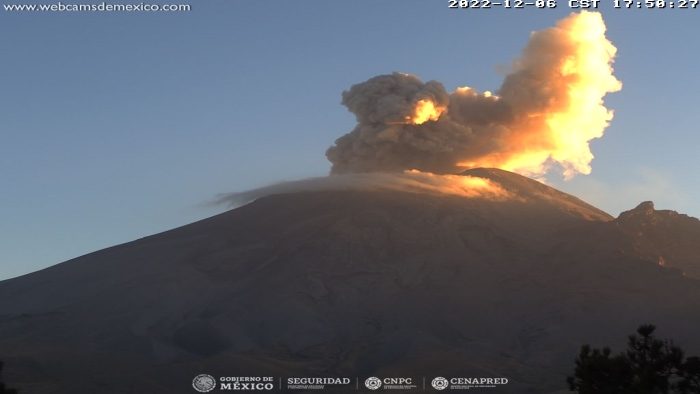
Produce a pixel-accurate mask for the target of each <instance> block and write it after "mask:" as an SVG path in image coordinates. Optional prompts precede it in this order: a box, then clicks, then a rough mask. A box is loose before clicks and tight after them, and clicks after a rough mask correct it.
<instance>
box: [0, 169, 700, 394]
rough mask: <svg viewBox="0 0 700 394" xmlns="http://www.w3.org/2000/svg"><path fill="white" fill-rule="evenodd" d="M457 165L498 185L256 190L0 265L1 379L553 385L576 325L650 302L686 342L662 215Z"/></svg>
mask: <svg viewBox="0 0 700 394" xmlns="http://www.w3.org/2000/svg"><path fill="white" fill-rule="evenodd" d="M465 175H471V176H479V177H485V178H488V179H491V180H492V181H494V182H497V183H499V184H500V185H501V186H502V187H503V188H504V189H506V190H508V191H510V192H511V193H513V194H514V195H515V196H516V198H513V199H510V200H506V201H490V200H487V199H482V198H463V197H459V196H452V195H444V196H438V195H428V194H418V193H402V192H393V191H392V192H388V191H383V192H382V191H371V192H368V191H343V192H337V191H323V192H299V193H290V194H281V195H271V196H268V197H264V198H260V199H258V200H256V201H255V202H253V203H250V204H248V205H245V206H243V207H240V208H237V209H233V210H231V211H228V212H225V213H223V214H220V215H218V216H214V217H212V218H209V219H206V220H202V221H199V222H196V223H193V224H190V225H187V226H184V227H180V228H177V229H174V230H171V231H167V232H164V233H161V234H157V235H154V236H150V237H147V238H143V239H140V240H137V241H134V242H130V243H127V244H123V245H119V246H116V247H112V248H108V249H105V250H102V251H99V252H95V253H92V254H89V255H86V256H82V257H79V258H76V259H73V260H70V261H67V262H65V263H62V264H59V265H56V266H53V267H51V268H48V269H45V270H42V271H39V272H36V273H33V274H30V275H26V276H23V277H19V278H15V279H11V280H7V281H3V282H0V357H2V358H3V359H4V360H5V362H6V368H7V370H6V376H5V380H7V381H8V382H9V383H10V384H12V385H14V386H19V387H21V388H22V389H24V392H25V393H27V394H31V393H56V394H62V393H71V394H73V393H144V392H147V393H192V392H194V391H193V389H192V387H191V380H192V378H193V377H194V376H195V375H197V374H200V373H208V374H211V375H214V376H275V377H309V376H334V377H337V376H340V377H353V378H354V377H356V376H359V377H360V378H363V377H364V378H366V377H369V376H380V377H396V376H427V377H430V376H447V377H506V378H508V379H509V383H508V385H506V386H504V387H502V388H498V389H492V390H494V392H514V393H516V392H517V393H528V392H529V393H554V392H558V391H559V390H562V389H564V388H565V384H564V379H565V375H566V373H571V371H572V370H573V358H574V357H575V356H576V355H577V354H578V349H579V346H580V345H581V344H583V343H591V344H593V345H595V346H601V345H606V344H609V345H613V346H614V350H622V349H621V348H620V346H623V345H624V339H625V335H626V334H628V333H630V332H631V331H633V330H634V329H635V328H636V327H637V325H639V324H641V323H649V322H651V323H655V324H657V325H658V326H659V334H660V335H663V336H668V337H672V338H674V339H675V340H676V342H677V343H678V344H679V345H681V346H682V347H683V348H684V349H686V350H687V351H688V353H690V354H700V339H699V338H698V337H697V335H696V334H697V330H698V328H699V327H700V313H698V312H700V282H699V281H697V280H695V279H692V278H688V277H686V276H683V275H682V274H681V272H680V271H679V270H677V269H668V268H666V267H663V266H660V265H659V264H658V261H649V260H653V258H649V257H648V254H649V253H657V254H659V255H663V256H664V259H666V258H667V256H668V259H675V255H674V257H672V254H671V253H670V252H669V251H671V250H675V249H673V245H675V244H672V243H671V242H676V241H672V240H676V239H678V238H677V237H676V235H675V233H667V232H665V231H664V229H665V227H663V226H659V227H658V228H656V229H657V230H658V231H646V230H643V231H642V230H639V231H637V230H635V227H634V226H637V225H638V224H636V222H635V221H634V220H629V217H630V215H631V217H636V216H635V214H634V212H635V211H633V213H632V214H630V215H625V214H623V215H621V217H620V218H618V219H613V218H612V217H610V216H609V215H607V214H605V213H604V212H602V211H600V210H598V209H596V208H594V207H592V206H590V205H588V204H586V203H584V202H583V201H581V200H579V199H577V198H575V197H573V196H570V195H567V194H565V193H561V192H559V191H557V190H554V189H552V188H550V187H548V186H545V185H543V184H541V183H539V182H536V181H533V180H530V179H527V178H524V177H521V176H519V175H515V174H512V173H508V172H505V171H500V170H493V169H476V170H471V171H467V172H466V173H465ZM647 208H648V207H647ZM647 208H645V209H647ZM647 211H648V210H647ZM647 211H645V212H647ZM651 214H652V215H655V213H654V212H652V213H651ZM661 215H666V214H664V213H661ZM642 222H643V223H646V222H645V221H644V220H642ZM689 226H690V227H692V224H691V225H689ZM648 227H649V226H648V225H646V227H645V228H648ZM679 231H680V230H679ZM639 232H642V234H645V236H646V237H647V238H645V239H644V240H643V241H640V239H639V238H635V236H633V235H634V234H638V233H639ZM631 234H632V235H631ZM682 235H683V236H686V234H685V233H683V234H682ZM688 236H690V235H688ZM692 241H693V240H691V239H685V238H682V241H677V242H681V243H680V244H679V245H681V244H682V245H686V244H693V242H692ZM640 243H641V244H644V245H645V248H646V249H644V251H643V252H644V253H646V254H645V255H644V256H642V255H641V254H640V252H639V250H640V249H639V248H638V247H637V249H635V247H636V246H635V245H639V244H640ZM694 243H695V244H698V243H700V238H694ZM657 246H658V247H659V248H660V249H659V250H655V249H654V248H655V247H657ZM664 248H665V249H664ZM632 252H634V253H632ZM678 253H679V254H678V255H679V256H681V255H682V256H686V254H683V253H680V252H678ZM688 256H690V254H688ZM679 259H680V260H678V261H681V260H682V259H681V258H680V257H679ZM682 261H683V262H684V263H683V264H686V265H687V266H688V267H687V268H688V271H690V268H692V267H691V266H692V265H693V264H695V267H696V269H697V264H698V263H697V261H695V262H693V261H692V259H687V260H682ZM679 264H680V263H679ZM615 345H618V346H617V347H615Z"/></svg>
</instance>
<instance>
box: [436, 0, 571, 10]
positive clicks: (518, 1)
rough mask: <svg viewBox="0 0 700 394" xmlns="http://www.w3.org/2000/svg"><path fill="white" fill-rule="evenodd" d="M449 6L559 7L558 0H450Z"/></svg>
mask: <svg viewBox="0 0 700 394" xmlns="http://www.w3.org/2000/svg"><path fill="white" fill-rule="evenodd" d="M448 2H449V5H448V8H493V7H503V8H525V7H537V8H557V0H535V1H526V0H502V1H491V0H448Z"/></svg>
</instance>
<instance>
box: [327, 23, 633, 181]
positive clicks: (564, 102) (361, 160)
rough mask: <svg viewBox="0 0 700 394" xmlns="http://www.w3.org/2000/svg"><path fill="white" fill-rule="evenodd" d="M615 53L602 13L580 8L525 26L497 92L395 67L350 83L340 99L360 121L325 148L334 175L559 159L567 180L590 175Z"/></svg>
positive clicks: (542, 168) (538, 170)
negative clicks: (525, 37)
mask: <svg viewBox="0 0 700 394" xmlns="http://www.w3.org/2000/svg"><path fill="white" fill-rule="evenodd" d="M615 52H616V48H615V47H614V46H613V45H612V43H611V42H610V41H608V40H607V39H606V37H605V24H604V22H603V18H602V17H601V15H600V14H599V13H596V12H586V11H584V12H581V13H580V14H571V15H570V16H568V17H566V18H564V19H562V20H560V21H558V22H557V24H556V26H554V27H551V28H548V29H545V30H542V31H538V32H534V33H532V35H531V37H530V40H529V42H528V44H527V46H526V47H525V49H524V50H523V52H522V54H521V57H520V58H519V59H517V60H515V61H514V62H513V64H512V65H511V68H510V72H509V73H508V74H507V75H506V77H505V80H504V81H503V84H502V85H501V88H500V89H499V90H498V91H497V92H496V94H495V95H492V94H491V93H489V92H484V93H479V92H477V91H476V90H474V89H471V88H469V87H462V88H458V89H457V90H455V91H454V92H452V93H447V91H446V90H445V88H444V86H443V85H442V84H441V83H439V82H437V81H429V82H425V83H424V82H422V81H421V80H420V79H419V78H418V77H416V76H413V75H408V74H402V73H393V74H391V75H380V76H377V77H374V78H371V79H369V80H367V81H366V82H363V83H360V84H357V85H354V86H352V87H351V88H350V90H348V91H345V92H343V100H342V104H343V105H345V106H346V107H347V108H348V110H350V111H351V112H353V113H354V114H355V116H356V118H357V122H358V124H357V126H356V127H355V129H354V130H353V131H351V132H350V133H348V134H345V135H344V136H342V137H340V138H339V139H338V140H336V142H335V145H334V146H332V147H330V148H329V149H328V150H327V152H326V156H327V157H328V160H330V162H331V163H332V164H333V165H332V168H331V173H333V174H344V173H364V172H402V171H404V170H414V169H415V170H419V171H425V172H432V173H436V174H455V173H459V172H461V171H463V170H465V169H468V168H473V167H496V168H501V169H504V170H508V171H514V172H518V173H521V174H523V175H528V176H537V175H542V174H545V173H546V172H547V171H548V170H549V169H550V168H551V167H552V166H553V165H554V164H555V163H556V164H558V165H559V166H560V168H561V170H562V171H563V174H564V176H565V177H566V178H571V177H572V176H574V175H575V174H577V173H582V174H589V173H590V172H591V167H590V163H591V161H592V160H593V154H592V153H591V151H590V147H589V141H591V140H592V139H594V138H600V137H602V135H603V131H604V130H605V128H606V127H607V126H608V124H609V122H610V120H611V119H612V117H613V114H612V111H609V110H608V109H607V108H605V107H604V105H603V96H605V94H607V93H610V92H615V91H618V90H620V88H621V86H622V85H621V83H620V82H619V81H618V80H617V79H616V78H615V77H614V76H613V75H612V71H613V70H612V66H611V64H612V61H613V58H614V56H615Z"/></svg>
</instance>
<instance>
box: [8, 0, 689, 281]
mask: <svg viewBox="0 0 700 394" xmlns="http://www.w3.org/2000/svg"><path fill="white" fill-rule="evenodd" d="M2 1H3V5H7V4H10V2H13V1H15V0H2ZM31 1H32V0H22V2H19V3H12V4H31ZM188 1H190V0H182V1H180V0H177V1H174V0H173V1H170V3H173V2H175V3H178V4H181V3H182V4H190V5H191V10H190V11H189V12H16V11H15V12H10V11H7V10H5V9H0V35H1V36H2V37H3V40H0V53H1V54H2V60H3V61H2V62H0V184H1V185H2V193H1V194H0V280H2V279H8V278H12V277H15V276H19V275H23V274H27V273H30V272H33V271H36V270H39V269H42V268H45V267H48V266H51V265H54V264H57V263H60V262H62V261H66V260H69V259H71V258H75V257H78V256H81V255H84V254H87V253H90V252H93V251H97V250H100V249H103V248H106V247H109V246H113V245H117V244H121V243H124V242H129V241H132V240H135V239H138V238H141V237H144V236H148V235H151V234H155V233H158V232H161V231H165V230H168V229H171V228H174V227H177V226H181V225H185V224H187V223H191V222H193V221H197V220H201V219H204V218H206V217H209V216H212V215H214V214H217V213H220V212H222V211H224V210H225V209H226V208H225V207H215V206H211V205H209V204H207V203H208V202H210V201H212V200H214V199H215V198H216V197H217V196H218V195H220V194H221V193H227V192H236V191H243V190H248V189H251V188H255V187H260V186H265V185H268V184H271V183H274V182H277V181H282V180H296V179H301V178H305V177H310V176H322V175H325V174H327V173H328V171H329V169H330V163H329V162H328V160H327V159H326V157H325V155H324V152H325V150H326V149H327V148H328V147H329V146H330V145H332V144H333V142H334V141H335V139H336V138H338V137H340V136H341V135H343V134H345V133H347V132H349V131H350V130H352V128H353V127H354V126H355V124H356V121H355V117H354V115H353V114H351V113H350V112H348V110H347V108H345V107H344V106H342V105H340V101H341V93H342V92H343V91H344V90H347V89H349V88H350V86H352V85H353V84H356V83H359V82H363V81H365V80H367V79H369V78H371V77H373V76H376V75H381V74H389V73H391V72H394V71H399V72H404V73H410V74H414V75H417V76H419V77H421V78H422V79H423V80H424V81H428V80H432V79H435V80H438V81H440V82H442V83H443V84H444V85H445V87H446V88H447V90H448V91H452V90H454V89H455V88H457V87H459V86H464V85H467V86H471V87H474V88H476V89H478V90H480V91H484V90H491V91H493V90H496V89H498V87H499V86H500V85H501V82H502V78H503V72H502V70H503V69H504V67H505V66H507V65H508V64H510V62H511V61H512V60H513V59H515V58H516V57H518V56H519V55H520V51H521V50H522V48H523V47H524V45H525V44H526V42H527V40H528V38H529V36H530V33H531V32H532V31H536V30H541V29H544V28H547V27H550V26H552V25H554V23H555V22H556V20H558V19H561V18H563V17H565V16H567V15H568V14H570V13H571V12H575V11H577V10H575V9H572V8H570V7H569V6H568V4H567V2H566V1H562V0H558V5H557V7H556V9H537V8H535V7H529V8H527V9H505V8H499V7H496V8H491V9H449V8H448V1H447V0H445V1H439V2H438V1H434V0H384V1H376V0H372V1H370V0H357V1H348V2H340V1H321V0H305V1H281V0H271V1H267V2H261V1H253V0H250V1H247V0H191V1H190V2H189V3H188ZM69 3H70V4H72V3H71V2H69V1H64V4H69ZM82 3H84V4H99V3H98V2H95V3H90V2H88V1H87V0H82ZM154 3H155V4H163V3H162V2H154ZM608 3H609V4H608ZM35 4H57V3H52V2H42V3H35ZM596 11H599V12H601V13H602V15H603V18H604V20H605V23H606V25H607V28H608V31H607V37H608V38H609V39H610V40H611V41H612V42H613V44H614V45H615V46H616V47H617V48H618V52H617V57H616V60H615V63H614V69H615V73H614V74H615V76H616V77H617V78H618V79H619V80H620V81H621V82H622V84H623V87H622V90H621V91H619V92H617V93H612V94H609V95H608V96H606V98H605V102H606V106H607V107H608V108H610V109H612V110H614V111H615V118H614V119H613V121H612V123H611V125H610V126H609V127H608V129H607V130H606V132H605V135H604V136H603V137H602V138H600V139H597V140H594V141H592V143H591V150H592V152H593V154H594V155H595V159H594V161H593V162H592V168H593V171H592V173H591V174H590V175H578V176H576V177H575V178H574V179H572V180H564V179H563V177H562V176H561V174H556V173H552V174H550V175H549V176H548V177H547V181H548V183H549V184H550V185H551V186H554V187H556V188H558V189H560V190H562V191H565V192H568V193H571V194H574V195H576V196H578V197H580V198H582V199H583V200H585V201H587V202H589V203H591V204H593V205H595V206H597V207H599V208H601V209H603V210H605V211H606V212H608V213H610V214H612V215H613V216H617V215H618V214H619V213H620V212H621V211H624V210H628V209H631V208H634V207H635V206H636V205H637V204H638V203H640V202H642V201H646V200H652V201H654V202H655V205H656V207H657V209H672V210H676V211H678V212H680V213H685V214H688V215H691V216H695V217H700V201H699V200H698V199H697V198H695V196H698V195H700V175H698V173H697V168H698V164H697V160H698V159H697V152H699V151H700V150H699V149H698V148H700V134H699V133H698V130H697V125H698V123H700V110H699V109H700V93H699V92H700V78H699V77H698V74H697V64H700V42H699V41H698V40H697V39H696V38H697V37H698V36H700V24H698V23H697V18H698V16H699V15H700V7H698V8H697V9H678V8H676V9H669V8H666V9H636V8H632V9H613V6H612V2H606V4H600V6H599V7H598V9H597V10H596Z"/></svg>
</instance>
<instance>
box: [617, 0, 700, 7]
mask: <svg viewBox="0 0 700 394" xmlns="http://www.w3.org/2000/svg"><path fill="white" fill-rule="evenodd" d="M699 1H700V0H641V1H636V0H613V7H615V8H680V9H683V8H698V2H699Z"/></svg>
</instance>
